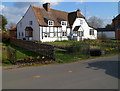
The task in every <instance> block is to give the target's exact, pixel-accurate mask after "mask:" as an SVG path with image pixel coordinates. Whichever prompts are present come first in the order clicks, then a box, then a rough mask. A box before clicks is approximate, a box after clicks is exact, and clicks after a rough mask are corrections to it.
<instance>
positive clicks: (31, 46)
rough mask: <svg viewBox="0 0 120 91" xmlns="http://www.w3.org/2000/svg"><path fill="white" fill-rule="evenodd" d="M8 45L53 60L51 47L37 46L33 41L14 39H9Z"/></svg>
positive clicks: (45, 45)
mask: <svg viewBox="0 0 120 91" xmlns="http://www.w3.org/2000/svg"><path fill="white" fill-rule="evenodd" d="M10 43H11V44H13V45H16V46H18V47H21V48H24V49H27V50H30V51H33V52H36V53H38V54H40V55H43V56H46V57H48V58H50V59H53V60H55V57H54V47H53V46H51V45H47V44H38V43H35V42H33V41H27V40H20V39H14V38H11V39H10Z"/></svg>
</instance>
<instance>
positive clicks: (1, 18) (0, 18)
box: [0, 15, 8, 30]
mask: <svg viewBox="0 0 120 91" xmlns="http://www.w3.org/2000/svg"><path fill="white" fill-rule="evenodd" d="M7 23H8V22H7V19H6V18H5V17H4V16H3V15H0V28H2V30H5V26H6V24H7Z"/></svg>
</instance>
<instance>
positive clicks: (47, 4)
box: [43, 3, 50, 12]
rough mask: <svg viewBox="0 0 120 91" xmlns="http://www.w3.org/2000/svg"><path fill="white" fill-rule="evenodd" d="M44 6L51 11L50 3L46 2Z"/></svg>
mask: <svg viewBox="0 0 120 91" xmlns="http://www.w3.org/2000/svg"><path fill="white" fill-rule="evenodd" d="M43 8H44V9H45V10H46V11H47V12H49V11H50V3H45V4H43Z"/></svg>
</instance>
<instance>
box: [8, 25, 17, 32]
mask: <svg viewBox="0 0 120 91" xmlns="http://www.w3.org/2000/svg"><path fill="white" fill-rule="evenodd" d="M15 30H17V27H16V26H14V27H13V28H11V29H9V31H15Z"/></svg>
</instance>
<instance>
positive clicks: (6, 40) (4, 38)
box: [2, 32, 10, 43]
mask: <svg viewBox="0 0 120 91" xmlns="http://www.w3.org/2000/svg"><path fill="white" fill-rule="evenodd" d="M2 42H4V43H9V42H10V36H9V34H8V33H7V32H3V33H2Z"/></svg>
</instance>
